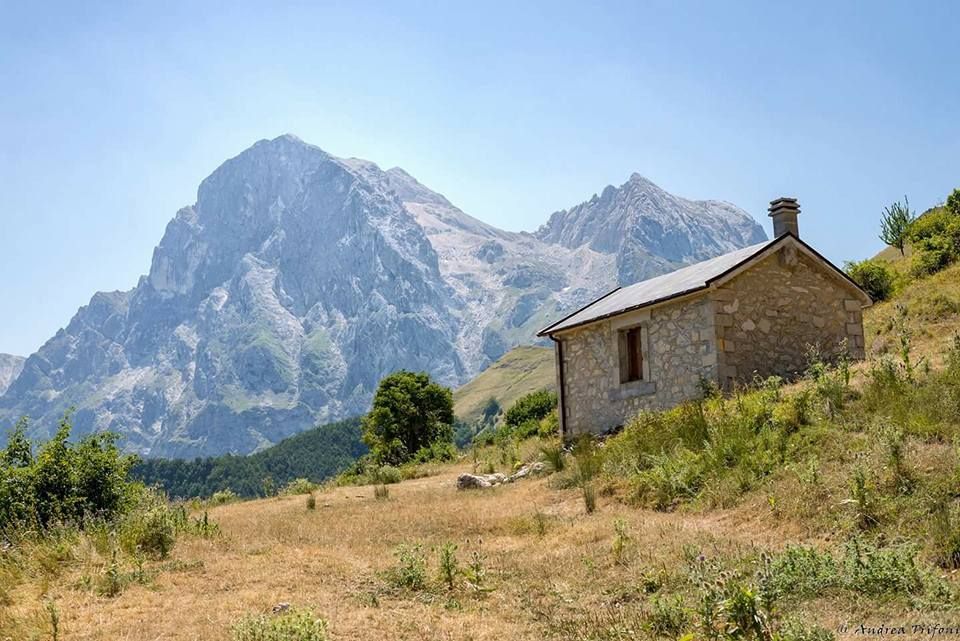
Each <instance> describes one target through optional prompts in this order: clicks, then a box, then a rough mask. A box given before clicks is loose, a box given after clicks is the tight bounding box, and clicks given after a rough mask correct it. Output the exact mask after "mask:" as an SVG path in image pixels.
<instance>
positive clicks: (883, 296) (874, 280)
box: [844, 259, 893, 301]
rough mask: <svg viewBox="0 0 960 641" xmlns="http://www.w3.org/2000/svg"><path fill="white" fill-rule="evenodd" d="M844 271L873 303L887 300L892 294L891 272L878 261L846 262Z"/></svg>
mask: <svg viewBox="0 0 960 641" xmlns="http://www.w3.org/2000/svg"><path fill="white" fill-rule="evenodd" d="M844 271H845V272H847V275H848V276H849V277H850V278H852V279H853V281H854V282H855V283H856V284H857V285H859V286H860V287H861V289H863V291H865V292H867V294H869V295H870V298H872V299H873V300H875V301H882V300H887V299H888V298H890V295H891V294H893V272H892V271H891V270H890V268H889V267H887V265H886V264H884V263H882V262H880V261H879V260H872V259H867V260H861V261H860V262H848V263H846V264H845V265H844Z"/></svg>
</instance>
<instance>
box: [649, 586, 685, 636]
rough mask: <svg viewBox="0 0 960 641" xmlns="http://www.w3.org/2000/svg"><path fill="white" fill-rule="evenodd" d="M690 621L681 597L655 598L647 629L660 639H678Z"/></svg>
mask: <svg viewBox="0 0 960 641" xmlns="http://www.w3.org/2000/svg"><path fill="white" fill-rule="evenodd" d="M689 620H690V616H689V614H688V613H687V609H686V608H685V607H684V605H683V599H682V598H681V597H680V596H679V595H677V596H674V597H672V598H669V597H661V596H654V597H653V602H652V608H651V610H650V614H649V615H647V622H646V623H647V629H648V630H649V631H650V632H651V633H652V634H654V635H656V636H658V637H670V638H677V637H679V636H680V633H682V632H683V630H684V628H686V626H687V623H688V622H689Z"/></svg>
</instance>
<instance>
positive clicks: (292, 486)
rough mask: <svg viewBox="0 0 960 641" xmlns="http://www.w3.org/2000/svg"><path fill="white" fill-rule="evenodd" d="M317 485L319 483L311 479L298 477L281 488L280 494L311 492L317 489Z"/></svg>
mask: <svg viewBox="0 0 960 641" xmlns="http://www.w3.org/2000/svg"><path fill="white" fill-rule="evenodd" d="M317 487H318V485H317V484H316V483H314V482H313V481H311V480H310V479H306V478H297V479H293V480H292V481H290V482H289V483H287V484H286V485H284V486H283V488H281V490H280V494H283V495H285V496H291V495H296V494H310V493H311V492H313V491H315V490H316V489H317Z"/></svg>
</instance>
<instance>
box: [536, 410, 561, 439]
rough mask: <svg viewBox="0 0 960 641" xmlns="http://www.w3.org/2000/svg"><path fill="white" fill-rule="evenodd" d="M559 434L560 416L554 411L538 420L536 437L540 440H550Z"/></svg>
mask: <svg viewBox="0 0 960 641" xmlns="http://www.w3.org/2000/svg"><path fill="white" fill-rule="evenodd" d="M559 433H560V414H559V413H558V412H557V410H556V409H554V410H552V411H551V412H550V413H549V414H547V415H546V416H544V417H543V418H542V419H540V424H539V425H538V426H537V436H539V437H540V438H552V437H555V436H557V435H558V434H559Z"/></svg>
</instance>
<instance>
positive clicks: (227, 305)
mask: <svg viewBox="0 0 960 641" xmlns="http://www.w3.org/2000/svg"><path fill="white" fill-rule="evenodd" d="M757 234H759V235H760V238H762V237H763V236H762V231H759V226H758V225H756V223H754V222H753V221H752V219H750V218H749V217H748V216H746V214H744V213H743V212H742V211H741V210H738V209H736V208H735V207H733V206H732V205H727V204H724V203H713V202H695V201H687V200H684V199H680V198H677V197H674V196H672V195H670V194H668V193H666V192H664V191H663V190H660V189H659V188H658V187H656V185H653V183H650V182H649V181H647V180H646V179H643V178H642V177H639V176H632V177H631V179H630V181H628V183H626V184H624V185H621V186H620V187H613V186H609V187H607V188H606V189H604V190H603V191H602V192H601V194H600V195H599V196H596V197H595V198H593V199H591V200H590V201H588V202H585V203H582V204H580V205H577V206H576V207H573V208H571V209H568V210H564V211H561V212H557V213H555V214H553V215H552V216H551V217H550V220H549V221H548V222H547V223H546V224H545V225H544V226H543V227H541V228H540V230H538V231H537V233H536V234H527V233H512V232H507V231H504V230H500V229H497V228H496V227H493V226H492V225H489V224H487V223H484V222H482V221H480V220H478V219H476V218H473V217H472V216H470V215H468V214H467V213H465V212H463V211H462V210H460V209H458V208H457V207H456V206H454V205H453V204H452V203H451V202H450V201H449V200H448V199H447V198H445V197H444V196H442V195H441V194H439V193H437V192H434V191H432V190H431V189H429V188H428V187H426V186H425V185H423V184H422V183H420V182H419V181H418V180H417V179H416V178H414V177H413V176H412V175H410V174H409V173H407V172H406V171H404V170H403V169H401V168H398V167H394V168H392V169H388V170H383V169H381V168H380V167H379V166H378V165H377V164H376V163H373V162H370V161H367V160H362V159H356V158H338V157H336V156H333V155H331V154H329V153H327V152H325V151H324V150H322V149H320V148H319V147H316V146H314V145H310V144H308V143H305V142H303V141H302V140H300V139H299V138H297V137H296V136H292V135H284V136H280V137H278V138H274V139H272V140H261V141H259V142H257V143H256V144H254V145H253V146H252V147H250V148H249V149H247V150H245V151H243V152H242V153H240V154H238V155H237V156H236V157H234V158H231V159H229V160H227V161H226V162H224V163H223V164H222V165H221V166H220V167H218V168H217V169H216V170H215V171H214V172H213V173H212V174H211V175H210V176H209V177H208V178H206V179H205V180H204V181H203V182H202V183H201V184H200V187H199V189H198V192H197V200H196V202H195V203H194V204H193V205H189V206H187V207H184V208H182V209H181V210H180V211H179V212H177V214H176V216H174V218H173V219H172V220H171V221H170V223H169V224H168V225H167V228H166V230H165V232H164V235H163V238H162V239H161V240H160V242H159V244H158V245H157V247H156V249H155V250H154V253H153V258H152V261H151V264H150V269H149V272H148V274H147V275H146V276H144V277H142V278H141V279H140V281H139V282H138V283H137V285H136V286H135V287H134V288H133V289H131V290H129V291H126V292H111V293H98V294H95V295H94V296H93V297H92V299H91V301H90V303H89V304H88V305H85V306H84V307H82V308H81V309H80V310H78V312H77V313H76V315H75V316H74V318H73V319H72V320H71V321H70V322H69V324H68V325H67V326H66V327H65V329H63V330H61V331H60V332H58V333H57V334H56V335H55V336H54V337H53V338H51V339H50V340H49V341H47V343H45V344H44V345H43V347H41V349H40V350H38V351H37V352H36V353H35V354H33V355H31V356H30V358H29V359H27V360H26V361H25V362H23V361H22V359H21V360H20V361H19V363H17V365H16V366H17V367H22V372H21V373H20V374H19V376H17V377H16V380H15V382H14V383H13V384H12V385H11V386H10V388H9V389H8V390H7V392H6V393H5V394H3V395H2V396H0V426H6V425H7V424H9V423H12V422H13V421H15V420H16V419H17V418H18V417H19V416H21V415H28V416H30V417H31V418H32V419H33V422H32V425H34V426H35V427H34V434H33V436H35V437H43V436H46V435H48V434H49V433H50V431H52V430H53V429H54V428H55V426H56V422H57V419H58V418H59V417H60V416H61V415H62V413H63V412H64V410H65V409H66V408H67V407H70V406H74V407H76V408H77V409H76V413H75V415H74V419H75V425H76V428H77V430H78V432H79V433H81V434H83V433H86V432H92V431H96V430H113V431H117V432H120V433H121V434H123V436H124V441H123V443H124V447H125V448H126V449H128V450H132V451H137V452H140V453H141V454H150V455H166V456H178V455H183V456H197V455H207V454H219V453H223V452H243V453H245V452H250V451H252V450H256V449H258V448H261V447H263V446H265V445H268V444H270V443H274V442H276V441H278V440H280V439H282V438H284V437H286V436H289V435H290V434H293V433H295V432H298V431H301V430H303V429H306V428H308V427H311V426H313V425H316V424H317V423H321V422H325V421H331V420H335V419H339V418H344V417H348V416H355V415H358V414H360V413H362V412H364V411H366V410H367V408H368V407H369V403H370V399H371V397H372V394H373V391H374V390H375V388H376V385H377V383H378V381H379V380H380V378H382V377H383V376H384V375H386V374H388V373H390V372H392V371H394V370H396V369H400V368H405V369H411V370H418V371H420V370H422V371H428V372H430V373H431V374H432V375H433V376H434V377H436V378H438V379H439V380H440V381H442V382H443V383H445V384H448V385H459V384H462V383H464V382H466V381H467V380H469V378H471V377H473V376H475V375H476V374H477V373H479V372H480V371H482V370H483V369H484V368H485V367H486V366H487V365H488V364H489V363H491V362H492V361H494V360H496V359H497V358H499V357H500V356H501V355H502V354H503V353H505V352H506V351H507V350H508V349H510V348H511V347H513V346H515V345H519V344H526V343H530V342H532V341H534V340H535V338H534V336H535V333H536V331H537V330H538V329H539V328H541V327H543V326H545V325H546V324H548V323H549V322H550V321H552V320H555V319H556V318H557V317H559V316H560V315H562V314H563V313H564V312H565V311H567V310H569V309H570V308H573V307H576V306H580V305H583V304H584V303H586V302H588V301H589V300H591V299H593V298H595V297H596V296H597V295H599V294H601V293H603V292H605V291H607V290H609V289H610V288H612V287H613V286H615V285H616V284H618V283H625V282H631V280H630V279H633V278H634V277H636V276H638V275H642V274H649V275H653V274H658V273H663V272H664V271H667V270H669V269H673V268H675V267H676V266H679V265H681V264H684V263H685V262H689V261H691V260H696V259H699V258H701V257H707V256H711V255H716V254H719V253H722V252H723V251H727V250H728V249H732V248H736V247H740V246H744V245H747V244H750V243H751V242H756V241H755V238H756V237H757ZM2 367H3V365H2V361H0V383H3V382H4V380H5V379H4V374H3V369H2ZM7 378H9V379H12V376H11V375H9V374H8V375H7ZM5 384H9V382H7V383H5Z"/></svg>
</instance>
